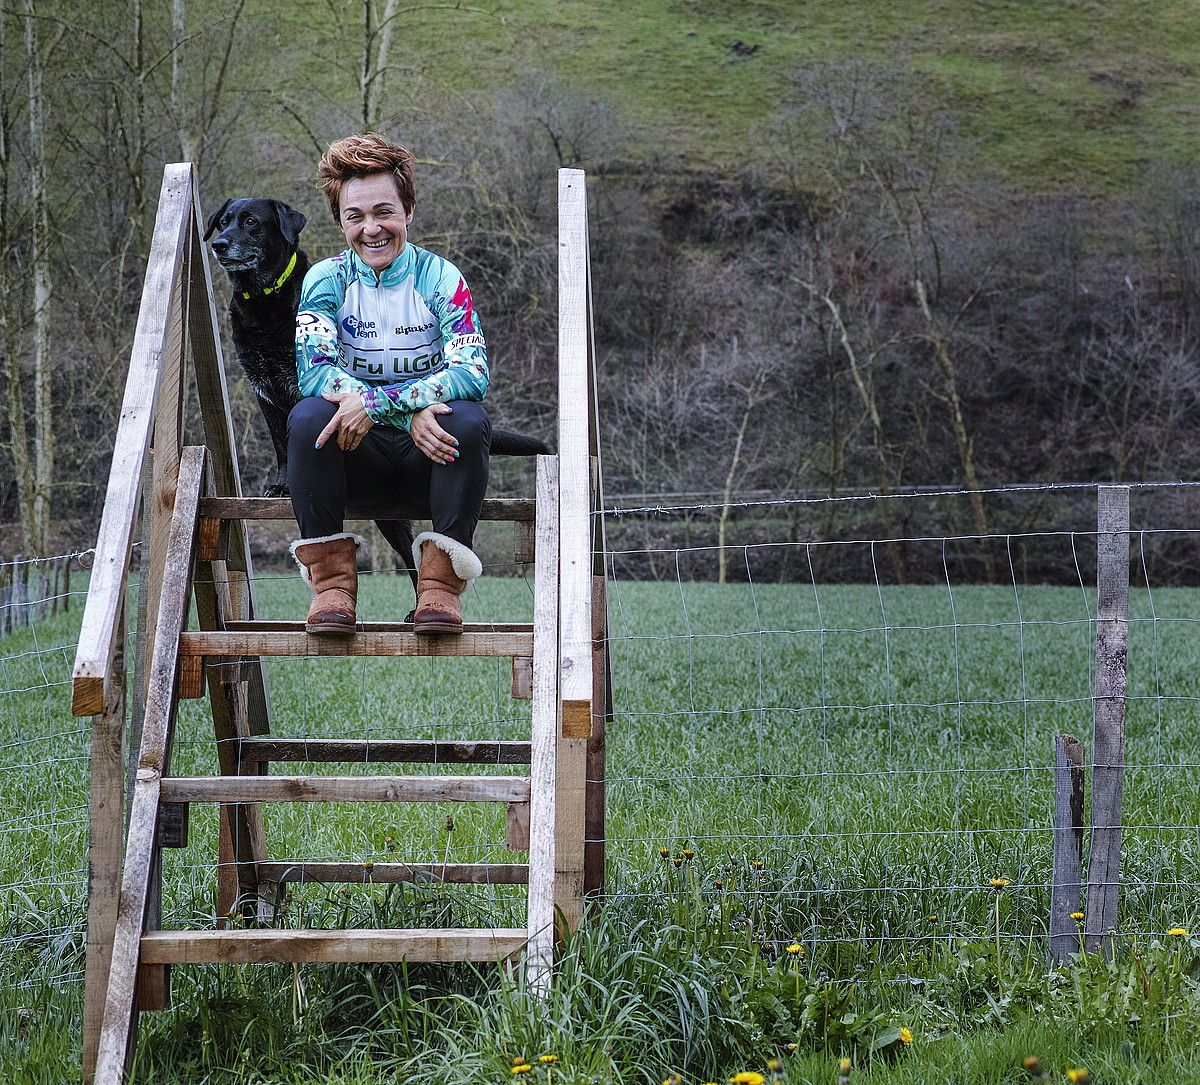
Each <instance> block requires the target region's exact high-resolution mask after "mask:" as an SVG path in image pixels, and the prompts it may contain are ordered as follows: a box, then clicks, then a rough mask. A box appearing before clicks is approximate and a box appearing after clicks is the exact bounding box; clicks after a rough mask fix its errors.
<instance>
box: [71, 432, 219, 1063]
mask: <svg viewBox="0 0 1200 1085" xmlns="http://www.w3.org/2000/svg"><path fill="white" fill-rule="evenodd" d="M203 472H204V449H203V448H188V449H186V450H185V452H184V455H183V458H182V461H181V464H180V470H179V486H178V490H177V493H176V500H175V512H174V515H173V516H172V521H171V534H170V538H169V540H168V547H167V561H166V565H165V567H164V574H163V592H162V596H161V598H160V607H159V619H158V623H157V625H156V627H155V631H154V651H153V655H152V659H153V665H152V667H151V670H150V675H149V682H148V684H147V696H146V716H145V723H144V726H143V730H142V747H141V756H140V757H139V759H138V763H139V768H138V773H137V782H136V783H135V785H134V789H133V797H132V801H131V804H130V805H131V810H130V817H129V833H128V836H127V838H126V844H125V867H124V872H123V875H122V879H121V895H120V901H119V904H118V907H117V921H116V927H115V930H114V933H113V948H112V960H111V964H110V967H109V975H108V992H107V995H106V997H105V1003H104V1016H103V1023H102V1025H101V1029H100V1042H99V1050H98V1054H97V1058H96V1071H95V1078H96V1080H97V1081H98V1082H101V1083H103V1085H108V1083H110V1082H111V1083H117V1082H120V1081H121V1075H122V1073H123V1071H124V1068H125V1062H126V1055H127V1053H128V1052H129V1050H130V1042H131V1033H132V1032H133V1028H132V1022H133V1012H134V993H135V983H136V976H137V967H138V947H139V945H140V942H141V936H142V931H143V926H144V924H145V921H146V906H147V901H148V898H149V893H150V877H151V867H152V865H153V862H154V858H155V855H156V852H157V849H156V847H155V837H156V835H157V828H158V804H159V799H160V783H161V780H162V774H163V773H164V772H165V771H166V768H167V765H168V764H169V761H170V752H171V733H172V730H173V728H174V723H175V713H176V710H177V708H178V703H179V702H178V700H177V699H176V697H175V691H176V682H177V680H178V671H179V666H178V664H179V656H178V644H179V633H180V630H182V629H183V626H184V623H185V622H186V621H187V615H188V600H189V595H190V572H191V568H192V555H193V553H194V548H195V541H196V538H195V536H196V508H197V505H198V504H199V500H200V489H201V482H202V478H203Z"/></svg>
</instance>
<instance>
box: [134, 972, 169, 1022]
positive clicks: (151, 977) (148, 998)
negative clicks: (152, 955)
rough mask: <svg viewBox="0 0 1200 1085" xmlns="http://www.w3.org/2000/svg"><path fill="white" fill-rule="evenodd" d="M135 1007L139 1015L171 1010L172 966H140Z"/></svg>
mask: <svg viewBox="0 0 1200 1085" xmlns="http://www.w3.org/2000/svg"><path fill="white" fill-rule="evenodd" d="M134 1005H135V1007H136V1010H135V1012H137V1013H147V1012H154V1011H159V1010H169V1009H170V1008H171V966H170V965H169V964H139V965H138V970H137V982H136V984H135V994H134Z"/></svg>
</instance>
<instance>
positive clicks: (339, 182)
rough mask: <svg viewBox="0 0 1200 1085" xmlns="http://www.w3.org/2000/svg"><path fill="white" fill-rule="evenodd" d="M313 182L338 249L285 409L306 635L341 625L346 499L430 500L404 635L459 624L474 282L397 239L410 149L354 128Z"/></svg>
mask: <svg viewBox="0 0 1200 1085" xmlns="http://www.w3.org/2000/svg"><path fill="white" fill-rule="evenodd" d="M319 175H320V181H321V187H322V188H323V189H324V191H325V195H326V197H327V198H328V200H329V207H330V210H331V211H332V212H333V216H334V218H335V219H336V220H337V223H338V226H339V227H340V228H341V230H342V233H343V234H344V235H345V238H346V244H347V246H348V247H347V248H346V249H345V251H343V252H341V253H339V254H338V255H337V256H335V257H333V258H332V259H330V260H324V261H322V262H321V263H319V264H316V265H314V266H313V267H312V268H311V269H310V270H309V272H308V274H307V275H306V276H305V277H304V286H303V289H302V291H301V295H300V307H299V312H298V313H297V316H296V367H297V371H298V374H299V382H300V391H301V392H302V393H303V395H304V397H305V398H304V399H302V400H301V401H300V402H299V403H298V404H297V405H296V406H295V407H294V408H293V409H292V412H291V414H290V416H289V418H288V486H289V487H290V489H291V494H292V504H293V506H294V508H295V511H296V519H297V521H298V522H299V525H300V536H301V537H300V538H299V539H298V540H297V541H296V542H295V543H293V544H292V548H291V549H292V555H293V557H294V558H295V559H296V564H297V565H299V566H300V571H301V575H303V577H304V578H305V580H307V581H308V582H309V583H310V584H311V586H312V588H313V599H312V603H311V605H310V606H309V609H308V620H307V622H306V623H305V628H306V630H307V631H308V632H309V633H317V634H323V635H332V636H346V635H349V634H352V633H353V632H354V626H355V621H356V617H355V604H356V601H357V586H358V573H357V562H356V557H355V552H356V550H357V548H358V546H359V545H360V544H361V543H362V541H363V540H362V539H361V538H359V537H358V536H357V535H352V534H350V533H348V532H346V531H344V530H343V518H344V515H345V510H346V504H347V502H348V501H353V502H366V501H372V500H380V499H388V498H396V497H398V496H402V497H404V498H405V500H406V501H407V502H408V503H411V504H415V505H424V504H425V503H426V502H428V506H429V511H430V516H431V519H432V521H433V530H432V531H426V532H423V533H422V534H420V535H418V536H417V538H416V539H415V540H414V542H413V562H414V564H415V568H416V569H417V607H416V612H415V613H414V615H413V628H414V632H416V633H422V634H425V633H461V632H462V606H461V603H460V601H459V596H461V594H462V593H463V591H464V590H465V589H466V588H467V586H468V585H469V584H470V583H471V582H472V581H473V580H474V579H475V578H476V577H477V576H478V575H479V574H480V572H482V568H483V567H482V565H481V564H480V561H479V558H478V557H476V556H475V553H474V552H473V550H472V540H473V537H474V533H475V525H476V523H477V522H478V520H479V512H480V509H481V507H482V505H483V495H484V492H485V490H486V489H487V480H488V452H489V446H490V441H491V423H490V422H489V420H488V416H487V413H486V411H485V410H484V409H483V407H482V405H481V404H480V402H479V401H480V400H482V399H483V397H484V395H485V393H486V392H487V387H488V364H487V348H486V345H485V343H484V339H483V330H482V328H481V326H480V323H479V318H478V316H476V314H475V309H474V306H473V304H472V301H471V292H470V290H468V289H467V284H466V282H465V281H464V280H463V277H462V275H461V274H460V273H459V271H458V269H457V268H456V267H455V266H454V265H453V264H451V263H450V262H449V261H448V260H443V259H442V258H441V257H440V256H435V255H434V254H433V253H431V252H428V251H426V250H425V249H421V248H418V247H417V246H416V245H412V244H410V243H409V241H408V227H409V226H410V225H411V224H412V218H413V211H414V209H415V207H416V191H415V189H414V187H413V158H412V155H411V154H409V152H408V151H406V150H405V149H404V148H403V147H401V146H399V145H398V144H395V143H392V142H390V141H388V140H386V139H384V138H383V137H382V136H377V135H362V136H351V137H349V138H347V139H341V140H338V141H337V142H336V143H334V144H332V145H331V146H330V148H329V150H328V151H326V152H325V156H324V157H323V158H322V159H321V165H320V170H319Z"/></svg>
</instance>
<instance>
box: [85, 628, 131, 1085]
mask: <svg viewBox="0 0 1200 1085" xmlns="http://www.w3.org/2000/svg"><path fill="white" fill-rule="evenodd" d="M117 626H118V628H119V629H120V630H121V631H122V636H120V637H119V638H118V639H117V641H116V643H115V644H114V648H113V662H112V669H111V670H110V672H109V677H110V679H111V682H110V685H109V690H108V697H107V704H106V706H105V710H104V712H102V713H101V714H100V715H98V716H95V717H93V719H92V745H91V758H90V769H91V790H90V795H89V800H88V825H89V837H88V856H87V862H88V898H87V900H88V903H87V909H88V914H87V956H86V961H85V965H84V986H83V1075H84V1081H85V1082H90V1081H91V1080H92V1072H93V1070H94V1069H95V1065H96V1051H97V1048H98V1045H99V1042H100V1023H101V1020H102V1019H103V1016H104V997H105V994H106V993H107V991H108V966H109V960H110V958H111V957H112V941H113V928H114V927H115V925H116V921H117V901H118V900H119V898H120V892H121V845H122V843H123V841H124V836H125V784H124V781H125V767H124V765H123V763H122V744H123V742H124V730H125V638H124V635H123V633H124V626H125V608H124V606H122V607H120V608H118V610H117Z"/></svg>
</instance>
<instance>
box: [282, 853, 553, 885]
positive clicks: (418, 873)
mask: <svg viewBox="0 0 1200 1085" xmlns="http://www.w3.org/2000/svg"><path fill="white" fill-rule="evenodd" d="M259 873H260V875H261V877H262V879H263V881H266V882H289V883H293V884H295V883H300V882H318V883H321V884H330V883H333V884H337V883H345V884H356V883H362V884H363V885H372V884H376V885H392V884H394V883H398V882H445V883H447V884H455V885H524V884H525V883H526V882H527V881H528V880H529V867H528V866H526V865H525V864H524V863H371V862H366V863H337V862H320V863H314V862H309V861H308V860H305V859H298V860H296V861H295V862H291V863H286V862H269V863H260V864H259Z"/></svg>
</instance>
